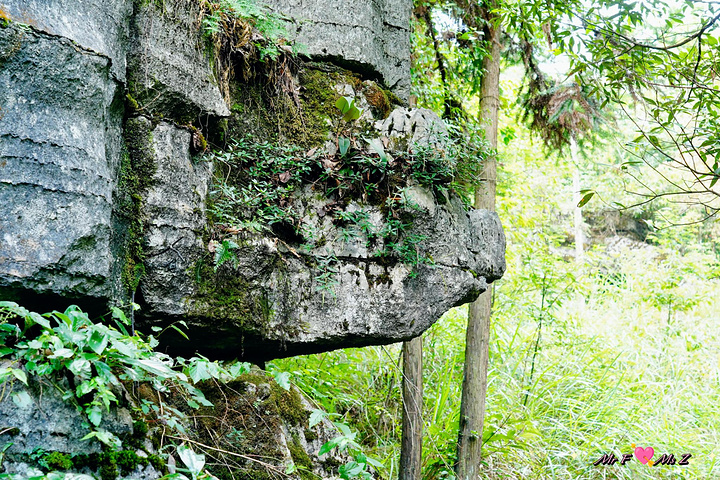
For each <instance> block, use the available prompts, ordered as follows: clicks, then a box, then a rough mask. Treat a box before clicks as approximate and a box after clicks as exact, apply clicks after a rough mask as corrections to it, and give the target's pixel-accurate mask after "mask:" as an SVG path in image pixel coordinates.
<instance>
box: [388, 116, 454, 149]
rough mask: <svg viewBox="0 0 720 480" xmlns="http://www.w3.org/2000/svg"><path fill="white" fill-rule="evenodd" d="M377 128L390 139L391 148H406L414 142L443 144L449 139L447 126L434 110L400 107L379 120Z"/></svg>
mask: <svg viewBox="0 0 720 480" xmlns="http://www.w3.org/2000/svg"><path fill="white" fill-rule="evenodd" d="M375 128H376V129H377V130H378V131H379V132H380V134H381V135H383V136H385V137H387V138H388V139H389V140H390V148H391V149H396V150H405V149H407V147H408V146H410V145H413V144H419V145H425V146H427V145H433V146H434V145H442V144H443V143H444V142H446V141H447V135H448V131H447V127H445V124H444V123H443V121H442V119H441V118H440V117H439V116H438V115H437V114H436V113H435V112H433V111H432V110H429V109H427V108H417V109H411V110H408V109H407V108H404V107H398V108H396V109H394V110H393V111H392V112H390V115H388V117H387V118H386V119H383V120H378V121H377V122H376V123H375Z"/></svg>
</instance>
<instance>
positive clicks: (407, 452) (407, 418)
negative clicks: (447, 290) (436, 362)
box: [400, 336, 423, 480]
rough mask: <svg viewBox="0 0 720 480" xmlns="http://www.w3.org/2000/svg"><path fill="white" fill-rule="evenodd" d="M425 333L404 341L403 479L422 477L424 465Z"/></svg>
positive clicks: (401, 477)
mask: <svg viewBox="0 0 720 480" xmlns="http://www.w3.org/2000/svg"><path fill="white" fill-rule="evenodd" d="M422 399H423V381H422V336H420V337H417V338H413V339H412V340H410V341H409V342H405V343H403V418H402V448H401V451H400V480H420V471H421V467H422V432H423V429H422V425H423V423H422Z"/></svg>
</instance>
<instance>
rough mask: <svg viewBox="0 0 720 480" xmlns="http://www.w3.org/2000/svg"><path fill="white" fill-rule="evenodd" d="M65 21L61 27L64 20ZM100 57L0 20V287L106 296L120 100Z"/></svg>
mask: <svg viewBox="0 0 720 480" xmlns="http://www.w3.org/2000/svg"><path fill="white" fill-rule="evenodd" d="M68 28H69V27H68ZM118 87H119V85H118V83H117V81H116V80H115V79H114V78H113V74H112V72H111V60H110V58H108V57H107V56H104V55H101V54H98V53H95V52H93V51H90V50H87V49H85V48H83V47H80V46H78V45H77V44H75V43H73V42H72V41H71V40H70V39H67V38H64V37H56V36H52V35H49V34H46V33H43V32H40V31H38V30H36V29H35V28H31V27H21V26H18V25H17V24H14V23H11V24H10V25H9V26H7V27H0V92H2V94H1V95H0V204H2V205H3V208H2V209H1V210H0V292H4V295H5V296H7V295H8V294H9V292H10V289H12V291H13V292H15V293H22V292H28V291H32V292H35V293H50V292H55V293H58V294H62V295H64V296H66V297H70V298H78V297H95V298H105V299H107V298H109V297H112V296H113V291H114V281H113V279H112V272H113V268H114V258H113V253H112V248H111V246H112V245H111V244H112V238H111V237H112V218H111V217H112V215H111V214H112V204H113V190H114V188H115V175H116V169H117V165H118V163H119V157H120V149H121V141H122V137H121V121H122V115H123V106H122V101H121V100H120V95H119V93H120V90H119V88H118Z"/></svg>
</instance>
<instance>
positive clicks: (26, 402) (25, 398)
mask: <svg viewBox="0 0 720 480" xmlns="http://www.w3.org/2000/svg"><path fill="white" fill-rule="evenodd" d="M12 401H13V403H14V404H15V405H17V407H18V408H20V409H23V410H24V409H26V408H28V407H30V406H31V405H32V403H33V401H32V398H30V395H29V394H28V393H27V392H26V391H25V390H22V391H20V392H15V393H13V394H12Z"/></svg>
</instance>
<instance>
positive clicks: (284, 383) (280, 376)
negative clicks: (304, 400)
mask: <svg viewBox="0 0 720 480" xmlns="http://www.w3.org/2000/svg"><path fill="white" fill-rule="evenodd" d="M273 377H274V378H275V382H276V383H277V384H278V385H280V387H281V388H283V389H285V390H290V372H273Z"/></svg>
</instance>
